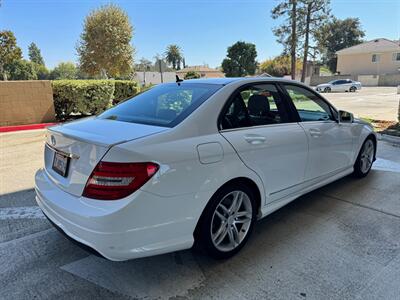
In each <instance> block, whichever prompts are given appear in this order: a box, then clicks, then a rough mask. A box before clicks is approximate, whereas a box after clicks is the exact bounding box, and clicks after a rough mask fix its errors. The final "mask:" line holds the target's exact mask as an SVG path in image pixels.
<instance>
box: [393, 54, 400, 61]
mask: <svg viewBox="0 0 400 300" xmlns="http://www.w3.org/2000/svg"><path fill="white" fill-rule="evenodd" d="M393 60H394V61H400V52H397V53H393Z"/></svg>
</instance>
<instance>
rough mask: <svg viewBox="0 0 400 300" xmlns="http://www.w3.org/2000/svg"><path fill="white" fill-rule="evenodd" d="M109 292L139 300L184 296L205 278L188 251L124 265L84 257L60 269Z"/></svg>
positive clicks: (138, 260)
mask: <svg viewBox="0 0 400 300" xmlns="http://www.w3.org/2000/svg"><path fill="white" fill-rule="evenodd" d="M61 269H63V270H64V271H67V272H69V273H72V274H74V275H76V276H79V277H81V278H83V279H86V280H88V281H90V282H92V283H94V284H97V285H99V286H101V287H103V288H105V289H108V290H110V291H112V292H116V293H119V294H122V295H126V296H129V297H132V298H135V299H137V298H139V299H142V298H143V299H144V298H145V299H169V298H171V297H179V296H181V297H182V296H188V293H189V290H193V289H195V288H199V287H201V286H202V284H203V281H204V280H205V276H204V274H203V272H202V271H201V269H200V267H199V266H198V264H197V262H196V261H195V260H194V258H193V255H192V254H191V253H190V251H184V252H177V253H170V254H165V255H158V256H154V257H149V258H141V259H137V260H132V261H126V262H112V261H108V260H105V259H102V258H99V257H96V256H93V255H91V256H88V257H86V258H83V259H80V260H77V261H75V262H72V263H69V264H67V265H64V266H62V267H61Z"/></svg>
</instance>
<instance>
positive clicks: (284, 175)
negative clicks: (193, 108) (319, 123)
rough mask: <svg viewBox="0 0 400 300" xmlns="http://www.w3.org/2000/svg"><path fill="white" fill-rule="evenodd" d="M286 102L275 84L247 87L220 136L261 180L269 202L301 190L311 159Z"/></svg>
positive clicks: (227, 113)
mask: <svg viewBox="0 0 400 300" xmlns="http://www.w3.org/2000/svg"><path fill="white" fill-rule="evenodd" d="M283 98H284V96H283V95H282V93H281V92H279V90H278V88H277V87H276V86H275V85H274V84H251V85H246V86H244V87H242V88H240V89H239V90H237V91H236V92H235V93H234V94H233V95H232V97H231V98H230V99H229V100H228V103H227V105H226V106H225V107H226V108H225V110H223V111H222V112H221V116H220V129H221V130H220V133H221V134H222V136H224V137H225V138H226V139H227V140H228V142H229V143H230V144H231V145H232V146H233V147H234V148H235V150H236V152H237V154H238V155H239V157H240V159H241V160H242V161H243V163H244V164H245V165H246V166H247V167H249V168H250V169H252V170H253V171H255V172H256V173H257V174H258V175H259V176H260V177H261V179H262V181H263V184H264V187H265V190H266V192H267V194H266V198H267V201H268V202H272V201H274V200H277V199H279V198H282V197H284V196H286V195H288V194H290V193H293V192H296V191H297V190H299V189H300V188H301V183H302V182H303V180H304V172H305V168H306V159H307V155H308V145H307V136H306V134H305V132H304V130H303V129H302V127H301V126H300V125H299V124H297V123H296V122H293V121H292V119H291V117H290V115H289V112H288V106H287V103H285V100H284V99H283Z"/></svg>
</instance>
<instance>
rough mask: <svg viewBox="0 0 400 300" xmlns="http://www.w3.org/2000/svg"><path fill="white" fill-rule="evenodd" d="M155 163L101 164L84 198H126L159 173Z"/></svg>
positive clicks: (97, 167) (87, 184)
mask: <svg viewBox="0 0 400 300" xmlns="http://www.w3.org/2000/svg"><path fill="white" fill-rule="evenodd" d="M158 168H159V166H158V165H157V164H155V163H151V162H144V163H114V162H99V164H98V165H97V166H96V168H95V169H94V170H93V172H92V174H91V175H90V177H89V179H88V181H87V183H86V186H85V189H84V190H83V194H82V196H84V197H87V198H92V199H100V200H116V199H121V198H124V197H126V196H128V195H130V194H132V193H133V192H134V191H136V190H138V189H139V188H140V187H141V186H142V185H144V184H145V183H146V182H147V181H148V180H149V179H150V178H151V177H152V176H153V175H154V174H155V173H156V172H157V171H158Z"/></svg>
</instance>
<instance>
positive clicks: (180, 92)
mask: <svg viewBox="0 0 400 300" xmlns="http://www.w3.org/2000/svg"><path fill="white" fill-rule="evenodd" d="M221 87H222V85H217V84H200V83H184V82H182V83H180V84H176V83H169V84H162V85H159V86H156V87H154V88H152V89H150V90H148V91H146V92H144V93H142V94H139V95H137V96H135V97H133V98H131V99H129V100H127V101H125V102H123V103H121V104H119V105H117V106H115V107H113V108H111V109H109V110H106V111H105V112H104V113H102V114H101V115H99V116H98V118H100V119H109V120H117V121H122V122H131V123H140V124H148V125H156V126H164V127H173V126H175V125H177V124H179V123H180V122H181V121H182V120H183V119H184V118H186V117H187V116H188V115H190V114H191V113H192V112H193V111H194V110H195V109H196V108H197V107H199V106H200V105H201V104H202V103H203V102H204V101H206V100H207V99H208V98H209V97H210V96H211V95H212V94H214V93H215V92H216V91H217V90H219V89H220V88H221Z"/></svg>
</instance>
